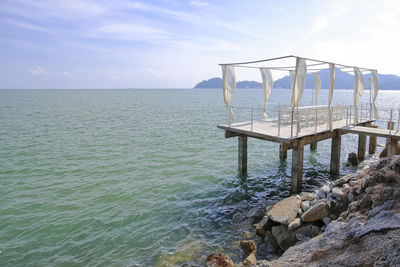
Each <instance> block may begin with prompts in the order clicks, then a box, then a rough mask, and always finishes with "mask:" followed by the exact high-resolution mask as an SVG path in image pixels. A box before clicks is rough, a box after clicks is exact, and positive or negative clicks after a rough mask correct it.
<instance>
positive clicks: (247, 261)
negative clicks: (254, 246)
mask: <svg viewBox="0 0 400 267" xmlns="http://www.w3.org/2000/svg"><path fill="white" fill-rule="evenodd" d="M253 263H257V259H256V255H255V254H254V253H251V254H250V255H249V256H248V257H247V258H246V259H245V260H244V261H243V262H242V266H250V265H251V264H253Z"/></svg>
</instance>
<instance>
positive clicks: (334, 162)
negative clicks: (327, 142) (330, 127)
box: [330, 131, 342, 175]
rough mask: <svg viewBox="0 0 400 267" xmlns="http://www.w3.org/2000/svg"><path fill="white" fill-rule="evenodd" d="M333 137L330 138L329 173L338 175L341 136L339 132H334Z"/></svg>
mask: <svg viewBox="0 0 400 267" xmlns="http://www.w3.org/2000/svg"><path fill="white" fill-rule="evenodd" d="M335 132H336V133H335V136H334V137H332V143H331V169H330V171H331V173H332V174H336V175H338V174H339V171H340V151H341V148H342V136H341V133H340V132H339V131H335Z"/></svg>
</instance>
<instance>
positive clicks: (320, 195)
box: [314, 189, 326, 201]
mask: <svg viewBox="0 0 400 267" xmlns="http://www.w3.org/2000/svg"><path fill="white" fill-rule="evenodd" d="M324 198H326V194H325V192H324V191H322V189H319V190H318V191H317V192H316V194H315V198H314V201H316V200H318V199H324Z"/></svg>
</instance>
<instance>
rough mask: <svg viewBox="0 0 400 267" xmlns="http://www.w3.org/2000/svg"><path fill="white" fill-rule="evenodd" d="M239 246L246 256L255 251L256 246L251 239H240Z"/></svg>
mask: <svg viewBox="0 0 400 267" xmlns="http://www.w3.org/2000/svg"><path fill="white" fill-rule="evenodd" d="M240 247H241V248H242V250H243V252H244V254H246V255H247V256H248V255H250V254H252V253H254V252H256V250H257V246H256V243H254V241H253V240H242V241H240Z"/></svg>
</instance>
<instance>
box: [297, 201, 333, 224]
mask: <svg viewBox="0 0 400 267" xmlns="http://www.w3.org/2000/svg"><path fill="white" fill-rule="evenodd" d="M328 214H329V207H328V204H327V203H326V202H319V203H318V204H316V205H315V206H312V207H311V208H310V209H309V210H308V211H306V212H304V213H303V215H302V216H301V220H302V221H303V222H315V221H318V220H321V219H322V218H324V217H326V216H328Z"/></svg>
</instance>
